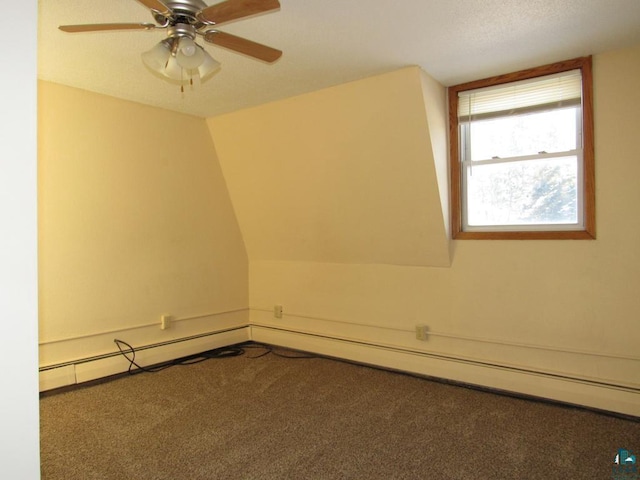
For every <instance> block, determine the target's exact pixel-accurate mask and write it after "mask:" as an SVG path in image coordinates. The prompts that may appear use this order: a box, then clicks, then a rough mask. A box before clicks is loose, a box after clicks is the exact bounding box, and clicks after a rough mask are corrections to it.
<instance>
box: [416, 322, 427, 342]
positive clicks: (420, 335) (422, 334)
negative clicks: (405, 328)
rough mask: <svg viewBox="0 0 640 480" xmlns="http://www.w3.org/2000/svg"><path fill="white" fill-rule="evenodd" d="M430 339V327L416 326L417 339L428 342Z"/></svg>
mask: <svg viewBox="0 0 640 480" xmlns="http://www.w3.org/2000/svg"><path fill="white" fill-rule="evenodd" d="M428 337H429V327H428V326H426V325H416V339H418V340H422V341H423V342H424V341H426V340H427V339H428Z"/></svg>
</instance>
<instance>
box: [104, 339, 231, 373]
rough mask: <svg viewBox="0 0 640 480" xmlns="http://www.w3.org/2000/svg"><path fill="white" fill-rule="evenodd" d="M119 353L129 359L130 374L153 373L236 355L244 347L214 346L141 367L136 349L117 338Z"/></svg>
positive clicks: (128, 371) (115, 340)
mask: <svg viewBox="0 0 640 480" xmlns="http://www.w3.org/2000/svg"><path fill="white" fill-rule="evenodd" d="M113 341H114V343H115V344H116V346H117V347H118V350H120V353H121V354H122V355H123V356H124V358H126V359H127V360H128V361H129V369H128V370H127V373H129V374H130V375H134V374H136V373H142V372H147V373H155V372H160V371H162V370H165V369H167V368H169V367H174V366H180V365H182V366H184V365H193V364H194V363H200V362H204V361H205V360H209V359H212V358H229V357H237V356H239V355H243V354H244V349H242V348H240V347H222V348H216V349H214V350H207V351H206V352H202V353H196V354H194V355H188V356H186V357H181V358H176V359H175V360H170V361H168V362H164V363H159V364H157V365H153V366H151V367H143V366H142V365H139V364H138V363H136V350H135V348H133V347H132V346H131V345H129V344H128V343H127V342H125V341H124V340H118V339H117V338H116V339H114V340H113ZM123 345H124V346H126V347H127V348H126V349H123V348H122V346H123ZM133 367H136V368H137V370H133Z"/></svg>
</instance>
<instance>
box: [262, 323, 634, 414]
mask: <svg viewBox="0 0 640 480" xmlns="http://www.w3.org/2000/svg"><path fill="white" fill-rule="evenodd" d="M251 330H252V332H251V338H252V340H253V341H256V342H263V343H268V344H272V345H281V346H284V347H290V348H296V349H298V350H303V351H309V352H313V353H318V354H321V355H325V356H329V357H335V358H338V359H343V360H351V361H354V362H357V363H362V364H366V365H371V366H376V367H382V368H386V369H391V370H397V371H401V372H406V373H412V374H417V375H419V376H421V377H426V378H432V379H435V380H439V381H445V382H450V383H455V384H460V385H465V386H471V387H476V388H481V389H487V390H491V391H496V392H502V393H507V394H517V395H519V396H526V397H532V398H540V399H547V400H554V401H558V402H561V403H564V404H568V405H575V406H580V407H585V406H586V407H589V408H591V409H595V410H602V411H605V412H618V413H622V414H625V415H629V416H632V417H636V418H637V417H640V386H634V385H628V384H627V385H626V384H619V383H615V382H611V381H606V380H603V379H594V378H588V377H581V376H578V375H571V374H570V373H562V372H549V371H544V370H536V369H535V368H529V367H523V366H514V365H504V364H500V363H497V362H491V361H484V360H480V359H470V358H464V357H457V356H455V355H448V354H442V353H435V352H428V351H424V350H416V349H411V348H406V347H402V346H395V345H384V344H380V343H376V342H371V341H363V340H357V339H351V338H341V337H336V336H331V335H326V334H321V333H313V332H308V331H297V330H293V329H284V328H279V327H274V326H270V325H256V324H252V326H251ZM534 377H535V380H534Z"/></svg>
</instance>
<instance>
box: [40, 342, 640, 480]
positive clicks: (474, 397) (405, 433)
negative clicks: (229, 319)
mask: <svg viewBox="0 0 640 480" xmlns="http://www.w3.org/2000/svg"><path fill="white" fill-rule="evenodd" d="M260 353H263V350H261V349H259V348H251V349H248V350H247V351H246V354H245V355H242V356H237V357H233V358H223V359H212V360H207V361H205V362H202V363H197V364H193V365H189V366H175V367H172V368H169V369H166V370H163V371H160V372H157V373H142V374H137V375H131V376H126V377H120V378H117V379H114V380H111V381H108V382H105V383H100V384H96V385H92V386H89V387H83V388H76V389H73V390H69V391H65V392H59V393H54V394H45V395H43V396H42V398H41V400H40V415H41V417H40V418H41V471H42V478H43V479H44V480H54V479H61V480H62V479H64V480H74V479H82V480H89V479H100V480H105V479H120V480H122V479H124V480H145V479H153V480H164V479H166V480H183V479H184V480H196V479H266V480H269V479H296V480H297V479H435V480H441V479H544V480H550V479H589V480H591V479H610V478H612V468H613V467H614V465H613V459H614V457H615V455H616V453H617V451H618V449H620V448H626V449H628V450H630V451H633V452H636V453H640V423H639V422H636V421H634V420H633V419H624V418H616V417H613V416H609V415H603V414H600V413H597V412H593V411H588V410H584V409H579V408H572V407H567V406H562V405H556V404H550V403H544V402H536V401H530V400H525V399H520V398H514V397H509V396H503V395H497V394H494V393H488V392H484V391H478V390H475V389H470V388H465V387H461V386H454V385H450V384H445V383H440V382H434V381H430V380H427V379H424V378H418V377H415V376H410V375H405V374H401V373H397V372H390V371H385V370H379V369H375V368H370V367H366V366H361V365H354V364H351V363H346V362H342V361H336V360H332V359H327V358H296V359H292V358H284V357H281V356H277V355H275V354H273V353H272V354H268V355H264V356H260V357H258V355H259V354H260ZM638 458H640V456H639V457H638Z"/></svg>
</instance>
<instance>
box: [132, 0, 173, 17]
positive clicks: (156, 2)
mask: <svg viewBox="0 0 640 480" xmlns="http://www.w3.org/2000/svg"><path fill="white" fill-rule="evenodd" d="M138 2H140V3H141V4H143V5H144V6H145V7H147V8H148V9H149V10H154V11H156V12H158V13H159V14H160V15H162V16H164V17H166V16H169V15H171V9H170V8H169V7H167V6H166V5H165V4H164V3H162V2H161V1H160V0H138Z"/></svg>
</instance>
